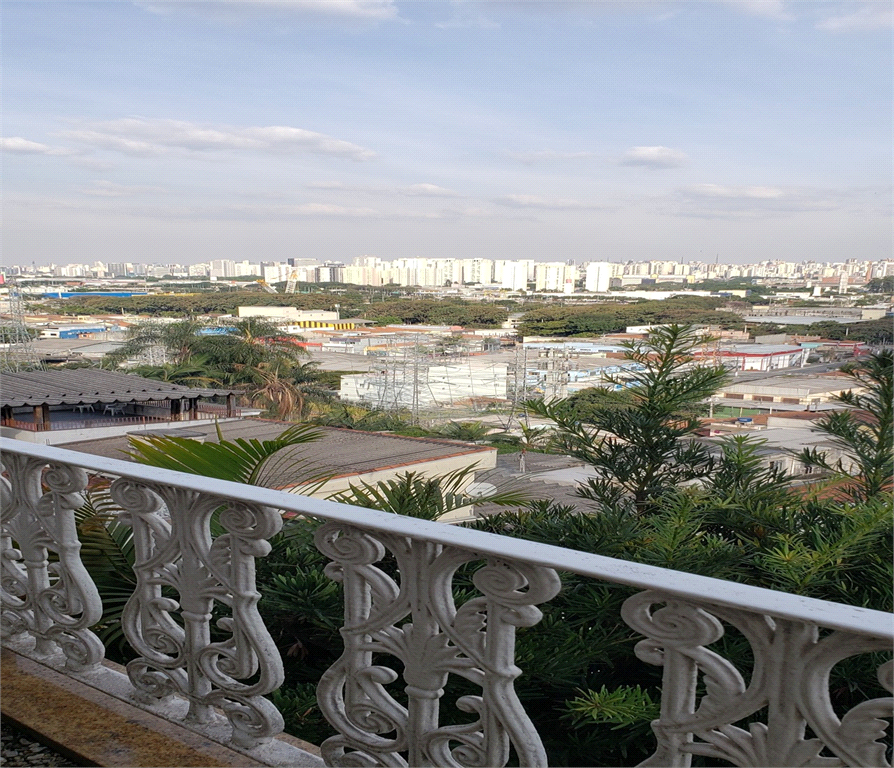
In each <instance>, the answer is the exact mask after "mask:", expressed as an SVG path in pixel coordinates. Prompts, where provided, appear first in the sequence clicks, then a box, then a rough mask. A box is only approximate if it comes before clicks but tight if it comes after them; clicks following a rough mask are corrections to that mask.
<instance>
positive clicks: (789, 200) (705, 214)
mask: <svg viewBox="0 0 894 768" xmlns="http://www.w3.org/2000/svg"><path fill="white" fill-rule="evenodd" d="M671 207H672V209H673V210H671V211H670V212H671V213H676V214H682V215H688V216H696V217H700V218H737V219H747V218H761V217H766V216H769V215H778V214H786V213H803V212H810V211H830V210H835V209H836V208H840V207H841V205H840V202H839V203H836V202H835V201H834V200H833V199H832V197H831V196H830V195H829V193H828V192H822V191H821V190H816V189H797V188H791V189H784V188H781V187H763V186H725V185H722V184H696V185H693V186H690V187H683V188H681V189H678V190H677V192H676V194H675V200H674V203H673V204H672V206H671Z"/></svg>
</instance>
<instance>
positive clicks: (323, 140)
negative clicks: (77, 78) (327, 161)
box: [62, 118, 375, 160]
mask: <svg viewBox="0 0 894 768" xmlns="http://www.w3.org/2000/svg"><path fill="white" fill-rule="evenodd" d="M62 135H63V136H65V137H66V138H67V139H70V140H72V141H76V142H78V143H80V144H83V145H86V146H88V147H92V148H95V149H109V150H113V151H117V152H123V153H125V154H129V155H148V156H152V155H165V154H170V153H172V152H210V151H243V152H265V153H285V154H293V153H307V154H315V155H331V156H335V157H344V158H348V159H351V160H369V159H371V158H373V157H375V153H374V152H372V151H371V150H368V149H365V148H363V147H359V146H357V145H356V144H351V143H350V142H347V141H342V140H341V139H336V138H333V137H332V136H326V135H325V134H322V133H314V132H313V131H305V130H303V129H301V128H290V127H287V126H266V127H253V128H234V127H228V126H221V127H217V128H212V127H207V126H200V125H196V124H194V123H187V122H181V121H178V120H145V119H142V118H125V119H122V120H110V121H107V122H100V123H92V124H87V125H85V126H84V127H82V128H75V129H72V130H67V131H63V132H62Z"/></svg>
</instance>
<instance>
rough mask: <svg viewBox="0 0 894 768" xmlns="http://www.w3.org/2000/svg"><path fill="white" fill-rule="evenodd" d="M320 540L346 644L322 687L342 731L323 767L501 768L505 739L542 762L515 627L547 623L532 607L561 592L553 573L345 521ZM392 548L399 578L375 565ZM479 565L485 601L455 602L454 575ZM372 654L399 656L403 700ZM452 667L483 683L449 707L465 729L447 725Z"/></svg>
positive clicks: (330, 742)
mask: <svg viewBox="0 0 894 768" xmlns="http://www.w3.org/2000/svg"><path fill="white" fill-rule="evenodd" d="M317 547H318V548H319V549H320V551H321V552H322V553H323V554H325V555H326V556H327V557H329V558H330V559H331V560H332V561H333V562H332V563H330V564H329V565H328V566H327V569H326V572H327V574H328V575H329V576H330V577H331V578H333V579H335V580H337V581H341V582H343V584H344V588H345V626H344V628H343V630H342V635H343V637H344V642H345V650H344V653H343V655H342V657H341V658H340V659H339V660H338V661H337V662H336V663H335V664H334V665H333V666H332V667H331V668H330V669H329V670H328V671H327V672H326V673H325V674H324V675H323V678H322V680H321V682H320V685H319V687H318V689H317V700H318V702H319V705H320V708H321V709H322V711H323V713H324V715H325V716H326V718H327V719H328V720H329V722H330V724H331V725H332V726H333V727H334V728H336V730H338V731H339V735H337V736H334V737H332V738H330V739H327V740H326V742H324V744H323V757H324V759H325V760H326V762H327V764H328V765H335V766H373V765H382V766H399V765H411V766H421V765H440V766H456V767H460V766H503V765H505V764H506V762H507V760H508V758H509V754H510V745H511V746H512V747H514V748H515V751H516V753H517V755H518V758H519V762H520V764H521V765H523V766H531V765H537V766H543V765H546V764H547V759H546V754H545V752H544V750H543V746H542V744H541V741H540V737H539V735H538V734H537V732H536V729H535V728H534V725H533V723H532V722H531V720H530V719H529V718H528V715H527V713H526V712H525V710H524V708H523V707H522V705H521V702H520V701H519V699H518V697H517V695H516V692H515V688H514V684H513V681H514V680H515V678H516V677H517V676H518V675H519V674H521V670H520V669H519V668H518V667H517V666H516V665H515V663H514V652H515V630H516V627H526V626H532V625H534V624H536V623H537V622H538V621H540V618H541V616H542V614H541V612H540V610H539V609H537V608H536V607H535V606H536V605H537V604H539V603H543V602H546V601H548V600H550V599H552V598H553V597H554V596H555V595H556V594H557V593H558V591H559V589H560V586H561V583H560V581H559V578H558V576H557V575H556V572H555V571H554V570H552V569H550V568H543V567H539V566H533V565H528V564H524V563H518V562H514V561H509V560H506V561H502V560H498V559H496V558H488V557H485V556H482V555H478V554H476V553H474V552H469V551H466V550H460V549H455V548H450V547H442V546H441V545H438V544H434V543H432V542H426V541H421V540H415V539H410V538H406V537H403V536H397V535H390V534H385V533H373V532H370V531H365V530H363V529H360V528H356V527H352V526H348V525H343V524H339V523H328V524H326V525H324V526H322V527H321V528H320V530H319V531H318V532H317ZM386 550H387V551H390V553H391V554H392V555H393V556H394V558H395V560H396V565H397V570H398V572H399V583H398V582H397V581H395V579H393V578H392V577H391V576H389V575H388V574H387V573H386V572H385V570H383V569H382V568H380V567H377V566H376V565H374V564H375V563H378V562H379V561H380V560H382V559H383V558H384V557H385V554H386ZM474 561H485V564H484V565H483V567H481V568H479V569H478V570H477V571H475V573H474V576H473V583H474V585H475V587H476V588H477V589H478V590H479V591H480V592H481V596H479V597H475V598H473V599H470V600H468V601H467V602H465V603H463V604H462V605H461V606H460V607H459V608H457V606H456V604H455V602H454V596H453V581H454V575H455V573H456V570H457V569H458V568H459V567H460V566H461V565H463V564H465V563H469V562H474ZM374 654H386V655H389V656H393V657H396V658H397V659H399V660H400V662H401V663H402V665H403V682H404V692H405V693H406V705H404V703H402V702H401V701H398V700H397V698H395V697H394V696H393V695H392V694H391V692H389V690H388V689H387V688H386V686H387V685H388V684H390V683H393V682H395V681H396V680H397V679H398V673H396V672H395V671H394V670H393V669H391V668H390V667H386V666H382V665H379V664H376V663H374ZM450 674H454V675H459V676H460V677H462V678H465V679H466V680H468V681H470V682H472V683H473V684H474V685H476V686H478V687H480V688H481V695H480V696H478V695H475V696H461V697H460V698H458V699H457V700H456V701H455V702H454V704H455V706H456V707H457V708H458V709H459V710H461V711H462V712H466V713H469V714H470V715H472V717H471V718H469V719H470V722H468V723H466V724H461V725H441V724H440V721H441V698H442V697H443V696H444V687H445V685H446V684H447V681H448V677H449V675H450Z"/></svg>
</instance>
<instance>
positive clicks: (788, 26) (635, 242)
mask: <svg viewBox="0 0 894 768" xmlns="http://www.w3.org/2000/svg"><path fill="white" fill-rule="evenodd" d="M2 35H3V66H4V73H5V76H4V80H3V86H2V87H3V101H4V106H5V109H4V115H3V148H4V157H3V166H4V195H3V219H4V228H3V229H4V234H3V246H4V262H5V263H20V264H30V263H31V262H35V263H37V264H38V265H40V264H48V263H51V262H56V263H60V262H61V263H68V262H71V263H77V262H86V263H92V262H94V261H103V262H122V261H124V262H150V263H153V262H154V263H182V264H196V263H200V262H205V261H208V260H210V259H236V260H245V259H248V260H251V261H262V260H283V259H287V258H314V259H319V260H336V261H344V262H349V261H351V260H352V259H353V258H355V257H356V256H360V255H362V254H369V255H371V256H376V257H379V258H382V259H385V260H392V259H400V258H413V257H423V258H425V257H428V258H450V257H454V258H485V259H534V260H536V261H542V262H547V261H565V260H569V259H573V260H575V261H577V262H582V261H602V260H604V261H625V260H648V259H664V260H677V261H684V260H685V261H690V260H692V261H703V262H712V261H714V260H715V259H719V260H720V261H722V262H723V263H729V264H742V263H753V262H757V261H763V260H767V259H779V260H784V261H790V262H798V261H802V260H803V261H806V260H815V261H826V262H838V261H844V260H846V259H850V258H854V259H858V260H861V261H862V260H867V261H873V260H880V259H886V258H889V257H890V255H891V209H890V203H891V172H892V162H891V144H890V136H891V89H890V71H891V7H890V4H889V3H887V2H814V3H794V2H783V1H782V0H766V1H765V2H762V1H761V0H729V1H728V2H716V3H677V2H672V1H670V0H667V1H665V2H627V3H608V2H601V3H587V2H565V3H542V4H537V3H535V4H519V3H508V2H507V3H498V2H490V3H476V2H445V3H440V2H430V3H410V2H401V0H395V1H394V2H391V1H390V0H252V1H251V2H248V1H243V2H235V1H232V2H231V1H229V0H227V1H221V2H217V3H214V4H208V3H193V2H181V3H171V2H160V1H157V0H141V1H140V2H133V3H114V4H113V3H82V2H66V3H53V2H44V3H17V2H7V3H5V4H4V24H3V32H2Z"/></svg>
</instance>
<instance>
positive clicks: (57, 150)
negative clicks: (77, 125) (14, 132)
mask: <svg viewBox="0 0 894 768" xmlns="http://www.w3.org/2000/svg"><path fill="white" fill-rule="evenodd" d="M0 148H2V150H3V151H4V152H12V153H14V154H17V155H55V156H63V155H72V154H74V152H72V150H70V149H66V148H65V147H51V146H49V145H48V144H38V143H37V142H36V141H28V139H23V138H21V137H20V136H10V137H9V138H7V139H0Z"/></svg>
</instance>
